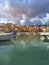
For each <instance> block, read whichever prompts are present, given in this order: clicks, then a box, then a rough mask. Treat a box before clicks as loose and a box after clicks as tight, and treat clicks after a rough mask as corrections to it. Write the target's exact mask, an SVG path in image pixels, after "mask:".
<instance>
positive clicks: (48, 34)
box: [39, 32, 49, 40]
mask: <svg viewBox="0 0 49 65" xmlns="http://www.w3.org/2000/svg"><path fill="white" fill-rule="evenodd" d="M39 35H40V36H41V37H40V39H41V40H44V39H45V40H49V32H39Z"/></svg>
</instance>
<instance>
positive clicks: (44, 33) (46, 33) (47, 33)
mask: <svg viewBox="0 0 49 65" xmlns="http://www.w3.org/2000/svg"><path fill="white" fill-rule="evenodd" d="M39 35H49V32H39Z"/></svg>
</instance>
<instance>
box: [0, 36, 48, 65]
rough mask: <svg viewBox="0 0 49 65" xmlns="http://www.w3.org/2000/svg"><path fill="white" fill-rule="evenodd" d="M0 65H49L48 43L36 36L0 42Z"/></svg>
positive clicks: (19, 37) (17, 37) (18, 37)
mask: <svg viewBox="0 0 49 65" xmlns="http://www.w3.org/2000/svg"><path fill="white" fill-rule="evenodd" d="M0 65H49V42H42V41H41V40H40V39H39V36H38V35H36V36H33V35H19V36H16V38H15V39H12V40H11V41H0Z"/></svg>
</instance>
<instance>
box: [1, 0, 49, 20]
mask: <svg viewBox="0 0 49 65" xmlns="http://www.w3.org/2000/svg"><path fill="white" fill-rule="evenodd" d="M41 13H42V14H41ZM46 13H48V14H49V0H0V19H1V18H6V17H8V19H9V18H10V17H11V18H14V19H16V18H17V17H21V15H22V14H25V15H26V16H27V17H31V18H33V17H35V16H39V17H41V18H42V17H43V16H45V14H46ZM6 19H7V18H6ZM4 21H5V20H4Z"/></svg>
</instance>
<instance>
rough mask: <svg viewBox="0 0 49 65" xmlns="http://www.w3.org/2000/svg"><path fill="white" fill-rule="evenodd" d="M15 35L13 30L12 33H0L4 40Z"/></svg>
mask: <svg viewBox="0 0 49 65" xmlns="http://www.w3.org/2000/svg"><path fill="white" fill-rule="evenodd" d="M14 37H15V34H14V33H13V32H10V33H0V41H2V40H10V39H12V38H14Z"/></svg>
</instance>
